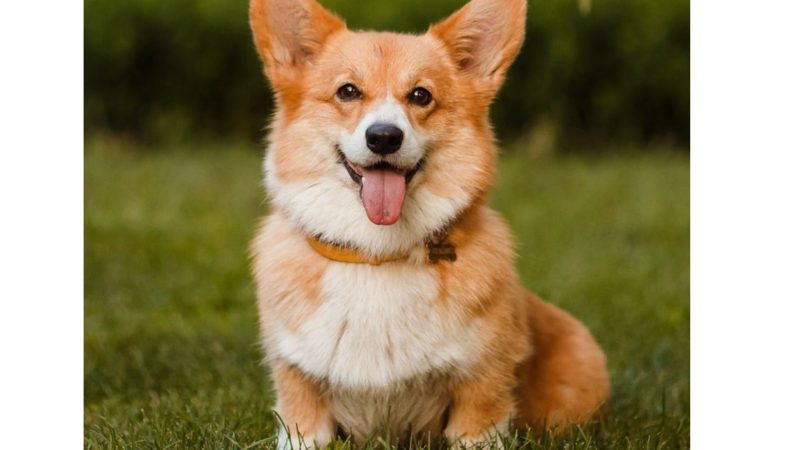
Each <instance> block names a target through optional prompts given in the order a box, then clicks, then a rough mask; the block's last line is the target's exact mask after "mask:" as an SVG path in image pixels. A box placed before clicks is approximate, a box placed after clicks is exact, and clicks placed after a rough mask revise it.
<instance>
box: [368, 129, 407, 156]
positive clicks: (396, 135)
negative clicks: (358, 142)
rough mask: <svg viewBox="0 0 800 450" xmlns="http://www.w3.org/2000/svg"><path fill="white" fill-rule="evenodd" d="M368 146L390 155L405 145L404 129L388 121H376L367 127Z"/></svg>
mask: <svg viewBox="0 0 800 450" xmlns="http://www.w3.org/2000/svg"><path fill="white" fill-rule="evenodd" d="M366 134H367V147H369V149H370V150H372V152H373V153H377V154H379V155H388V154H390V153H394V152H396V151H397V150H398V149H400V146H401V145H403V130H401V129H400V128H397V127H396V126H394V125H392V124H388V123H376V124H373V125H370V127H369V128H367V133H366Z"/></svg>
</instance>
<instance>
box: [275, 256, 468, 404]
mask: <svg viewBox="0 0 800 450" xmlns="http://www.w3.org/2000/svg"><path fill="white" fill-rule="evenodd" d="M440 289H441V286H440V281H439V278H438V276H437V273H436V270H435V269H433V268H432V267H430V266H422V265H408V264H400V263H397V264H395V263H389V264H383V265H380V266H371V265H368V264H345V263H337V264H331V265H330V267H329V268H328V269H327V270H326V271H325V273H324V275H323V277H322V280H321V290H320V295H321V298H322V302H321V304H320V306H319V308H317V309H316V311H315V312H314V313H313V314H312V315H310V316H309V317H308V318H307V319H306V320H305V321H304V322H303V323H302V324H301V326H300V327H299V328H297V329H296V330H295V331H290V330H288V329H286V328H284V329H281V330H280V331H279V332H278V336H277V338H278V339H277V347H278V348H277V350H278V352H279V353H280V354H281V355H282V356H283V357H284V358H286V359H287V360H289V361H291V362H293V363H294V364H296V365H297V366H299V367H300V368H301V369H302V370H303V371H305V372H307V373H309V374H311V375H314V376H316V377H319V378H321V379H324V380H326V381H327V382H328V383H329V384H330V385H331V386H340V387H342V388H346V389H355V390H363V389H367V390H374V389H389V388H393V387H395V386H397V385H398V384H399V383H403V382H407V381H409V380H413V379H416V378H420V377H422V376H425V375H429V374H434V373H457V372H461V371H464V370H467V369H468V368H469V367H470V366H471V363H472V359H473V358H474V357H475V356H476V355H477V353H478V351H477V346H478V341H477V332H476V326H477V323H476V322H475V321H466V322H465V321H464V319H463V317H461V315H460V314H458V313H457V312H456V311H452V310H451V309H450V308H448V307H447V302H446V301H445V300H443V299H441V298H440Z"/></svg>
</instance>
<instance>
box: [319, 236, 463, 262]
mask: <svg viewBox="0 0 800 450" xmlns="http://www.w3.org/2000/svg"><path fill="white" fill-rule="evenodd" d="M306 240H307V241H308V245H309V246H311V248H312V249H314V251H315V252H317V253H319V254H320V255H322V256H324V257H325V258H328V259H330V260H331V261H336V262H344V263H354V264H371V265H373V266H378V265H381V264H383V263H386V262H393V261H401V260H404V259H407V258H408V256H409V253H391V254H387V255H382V256H379V257H370V256H367V255H365V254H364V253H362V252H360V251H358V250H356V249H354V248H350V247H346V246H344V245H340V244H333V243H330V242H325V241H323V240H321V239H319V238H318V237H316V236H308V237H307V238H306ZM425 249H426V250H427V251H428V263H429V264H435V263H437V262H439V261H451V262H452V261H455V260H456V248H455V246H454V245H453V244H451V243H450V242H449V241H448V240H447V232H446V231H442V232H438V233H435V234H434V235H432V236H431V237H429V238H428V239H426V240H425Z"/></svg>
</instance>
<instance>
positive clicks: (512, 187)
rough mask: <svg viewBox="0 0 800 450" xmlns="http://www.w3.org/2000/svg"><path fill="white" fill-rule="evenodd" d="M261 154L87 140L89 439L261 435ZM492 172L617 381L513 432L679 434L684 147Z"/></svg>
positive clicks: (584, 442) (582, 438) (520, 161)
mask: <svg viewBox="0 0 800 450" xmlns="http://www.w3.org/2000/svg"><path fill="white" fill-rule="evenodd" d="M260 166H261V155H260V154H259V153H258V152H257V151H255V150H254V149H252V148H243V147H241V146H239V147H237V146H230V147H226V148H224V149H210V148H206V149H174V150H168V151H158V152H157V151H153V150H150V151H132V150H126V149H124V148H122V149H121V148H117V147H114V146H112V147H109V148H107V147H106V146H104V145H101V144H90V145H89V146H88V148H87V150H86V153H85V174H86V175H85V185H86V194H85V234H86V239H85V242H86V243H85V263H84V264H85V280H84V282H85V344H84V345H85V347H84V350H85V358H84V370H85V373H84V392H85V394H84V395H85V404H84V405H85V406H84V438H85V440H84V446H85V447H86V448H152V449H163V448H175V449H183V448H191V449H193V448H230V449H238V448H272V447H273V446H274V442H273V440H272V439H271V437H272V436H273V432H274V430H273V428H274V420H273V417H272V415H271V412H270V411H271V409H270V408H271V404H272V397H271V392H270V384H269V378H268V374H267V370H266V368H265V367H264V365H263V364H262V362H261V352H260V350H259V347H258V344H257V342H258V337H257V317H256V308H255V299H254V293H253V285H252V282H251V280H250V277H249V272H248V259H247V246H248V241H249V239H250V237H251V235H252V233H253V230H254V228H255V225H256V223H257V220H258V218H259V217H260V216H262V215H263V214H264V213H265V212H266V210H267V204H266V201H265V199H264V198H265V196H264V194H263V188H262V184H261V179H260ZM499 173H500V176H499V180H498V184H497V186H496V189H495V190H494V193H493V196H492V204H493V205H494V206H495V207H496V208H497V209H499V210H500V211H501V212H502V213H503V215H504V216H505V217H506V218H507V219H508V221H509V223H510V224H511V226H512V228H513V229H514V232H515V233H516V236H517V239H518V253H519V261H518V267H519V270H520V273H521V276H522V279H523V280H524V282H525V285H526V286H527V287H528V288H530V289H531V290H533V291H535V292H537V293H539V294H540V295H542V296H543V297H544V298H547V299H549V300H550V301H552V302H554V303H556V304H558V305H560V306H562V307H564V308H565V309H567V310H569V311H570V312H572V313H573V314H575V315H576V316H577V317H579V318H580V319H582V320H583V321H584V322H585V323H586V324H587V325H588V326H589V328H590V329H591V330H592V331H593V333H594V334H595V336H596V337H597V339H598V341H599V342H600V344H601V345H602V346H603V347H604V349H605V350H606V352H607V355H608V365H609V369H610V371H611V376H612V380H613V399H612V402H611V408H610V414H609V415H608V416H607V417H606V418H605V419H604V420H603V421H602V422H601V423H600V424H597V425H594V426H588V427H583V428H577V427H576V428H575V429H573V430H571V432H570V433H569V434H568V435H567V436H566V437H563V438H560V439H554V438H550V437H544V438H541V439H535V438H533V437H532V436H530V435H528V436H523V437H520V438H519V439H517V440H515V441H512V442H509V446H510V447H512V448H513V447H517V446H519V447H523V446H524V447H526V448H534V449H538V448H542V449H545V448H559V449H573V448H580V449H593V448H630V449H662V448H688V446H689V162H688V157H687V155H686V154H685V153H681V152H674V151H669V150H660V151H649V152H639V153H633V152H629V153H625V152H623V153H622V156H620V155H617V154H614V155H612V156H582V157H577V156H560V157H539V158H531V157H528V156H526V152H525V151H524V149H520V150H517V151H516V152H514V153H512V154H509V155H506V156H504V157H503V158H502V159H501V163H500V170H499ZM337 446H338V447H347V444H338V445H337ZM370 446H373V447H376V448H377V447H383V446H384V445H383V443H382V442H381V441H380V440H376V441H374V442H372V443H371V444H370Z"/></svg>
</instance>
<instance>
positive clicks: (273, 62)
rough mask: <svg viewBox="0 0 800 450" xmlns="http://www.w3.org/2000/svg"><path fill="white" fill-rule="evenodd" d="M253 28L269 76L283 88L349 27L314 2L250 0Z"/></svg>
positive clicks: (306, 0) (259, 52)
mask: <svg viewBox="0 0 800 450" xmlns="http://www.w3.org/2000/svg"><path fill="white" fill-rule="evenodd" d="M250 28H251V29H252V30H253V39H254V40H255V44H256V48H257V49H258V54H259V55H260V56H261V60H262V61H263V62H264V68H265V71H266V74H267V77H269V79H270V80H271V81H272V83H273V85H276V84H277V85H280V84H281V83H282V82H283V81H286V80H290V79H293V78H294V77H295V76H296V75H297V72H298V71H299V70H301V69H302V68H303V66H305V65H306V64H307V63H308V62H309V61H311V60H312V59H313V58H314V56H315V55H316V54H317V53H318V52H319V51H320V49H321V48H322V45H323V44H324V43H325V40H326V39H327V38H328V37H329V36H330V35H331V34H333V33H334V32H336V31H338V30H342V29H345V28H346V27H345V24H344V22H342V20H341V19H339V18H338V17H336V16H335V15H333V14H332V13H330V12H328V11H326V10H325V8H323V7H322V6H320V4H319V3H317V2H316V1H315V0H250Z"/></svg>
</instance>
